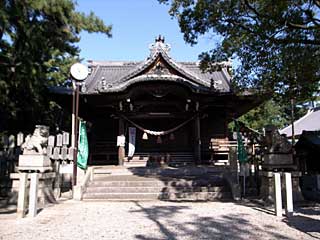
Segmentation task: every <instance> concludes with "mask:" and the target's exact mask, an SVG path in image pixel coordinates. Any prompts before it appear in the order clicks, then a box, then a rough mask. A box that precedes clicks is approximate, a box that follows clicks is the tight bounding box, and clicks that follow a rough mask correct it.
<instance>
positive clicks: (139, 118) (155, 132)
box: [53, 37, 260, 165]
mask: <svg viewBox="0 0 320 240" xmlns="http://www.w3.org/2000/svg"><path fill="white" fill-rule="evenodd" d="M149 48H150V54H149V55H148V56H147V58H146V59H145V60H144V61H139V62H134V61H127V62H126V61H121V62H120V61H89V69H90V75H89V77H88V78H87V79H86V80H85V83H84V84H83V85H82V87H81V94H80V104H79V106H80V110H79V115H80V117H81V118H83V119H84V120H86V121H87V123H89V124H88V138H89V146H90V148H89V151H90V160H89V165H90V164H91V165H94V164H104V165H107V164H122V163H123V161H124V160H125V161H127V160H126V159H127V158H126V157H127V155H128V146H129V145H130V144H128V142H129V141H130V140H129V128H131V127H134V128H135V129H136V136H135V139H134V140H135V143H134V147H135V151H134V155H133V156H134V157H138V159H144V158H145V157H149V158H150V157H152V156H177V157H179V156H180V157H181V158H182V157H184V158H185V159H186V161H187V159H188V161H192V162H193V163H195V164H204V163H208V161H209V160H210V151H211V149H210V142H211V141H212V139H226V138H227V137H228V128H227V125H228V123H229V122H230V121H232V119H233V118H237V117H239V116H241V115H242V114H244V113H246V112H247V111H248V110H249V109H251V108H252V107H254V106H256V105H257V104H258V103H259V102H260V101H259V99H257V98H256V97H255V96H254V95H250V94H246V95H236V94H235V93H234V92H233V91H232V87H231V81H232V78H231V75H230V69H231V66H230V63H229V62H221V63H216V64H215V69H214V70H213V71H212V72H203V71H201V70H200V68H199V63H198V62H177V61H175V60H174V59H172V58H171V57H170V55H169V51H170V45H168V44H166V43H165V42H164V38H161V37H159V38H157V39H156V41H155V42H154V43H153V44H151V45H150V47H149ZM53 91H54V92H55V95H56V97H57V99H58V101H59V102H61V103H63V105H65V106H66V105H71V101H72V100H71V99H72V89H71V88H61V87H57V88H55V89H53ZM118 136H125V143H126V144H125V146H124V147H123V145H122V144H121V143H119V142H118V145H119V144H120V145H121V146H117V139H118V140H119V138H118ZM121 140H123V138H120V141H121Z"/></svg>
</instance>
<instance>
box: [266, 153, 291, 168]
mask: <svg viewBox="0 0 320 240" xmlns="http://www.w3.org/2000/svg"><path fill="white" fill-rule="evenodd" d="M262 168H263V169H266V170H272V169H292V170H296V169H297V167H296V165H295V164H294V162H293V156H292V154H291V153H266V154H265V155H264V157H263V165H262Z"/></svg>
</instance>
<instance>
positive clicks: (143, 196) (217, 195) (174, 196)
mask: <svg viewBox="0 0 320 240" xmlns="http://www.w3.org/2000/svg"><path fill="white" fill-rule="evenodd" d="M230 198H231V193H226V192H189V193H181V192H168V193H85V194H84V196H83V199H84V200H91V199H96V200H102V199H104V200H157V199H160V200H184V201H185V200H188V201H213V200H218V199H230Z"/></svg>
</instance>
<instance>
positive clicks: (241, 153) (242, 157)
mask: <svg viewBox="0 0 320 240" xmlns="http://www.w3.org/2000/svg"><path fill="white" fill-rule="evenodd" d="M234 123H235V127H236V131H237V143H238V160H239V162H240V163H245V162H247V161H248V155H247V151H246V148H245V146H244V144H243V141H242V136H241V134H240V127H239V123H238V121H234Z"/></svg>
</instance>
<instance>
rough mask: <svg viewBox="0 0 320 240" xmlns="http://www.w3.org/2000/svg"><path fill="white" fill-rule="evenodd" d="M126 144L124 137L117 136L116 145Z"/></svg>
mask: <svg viewBox="0 0 320 240" xmlns="http://www.w3.org/2000/svg"><path fill="white" fill-rule="evenodd" d="M125 145H126V137H125V136H123V135H121V136H118V137H117V147H124V146H125Z"/></svg>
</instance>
